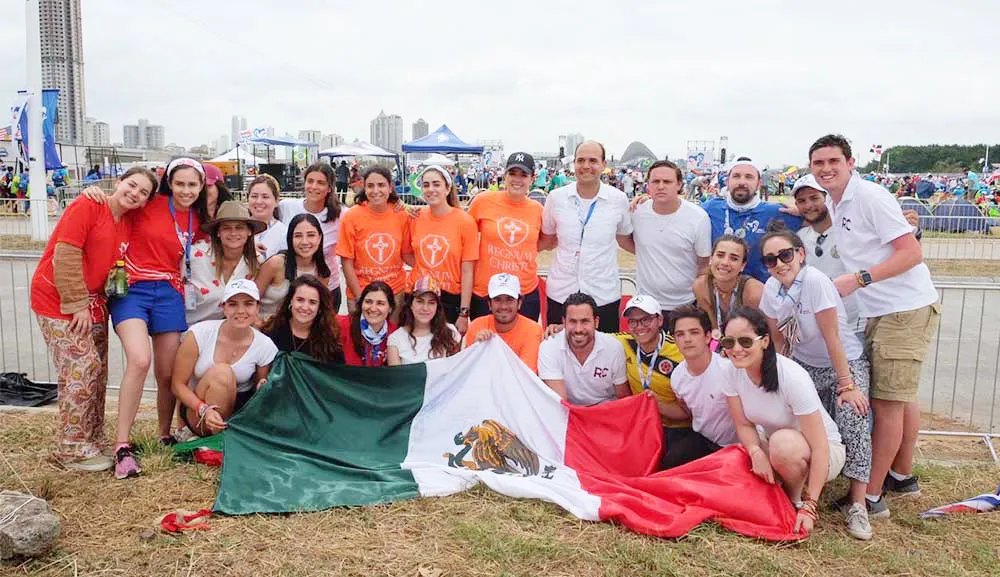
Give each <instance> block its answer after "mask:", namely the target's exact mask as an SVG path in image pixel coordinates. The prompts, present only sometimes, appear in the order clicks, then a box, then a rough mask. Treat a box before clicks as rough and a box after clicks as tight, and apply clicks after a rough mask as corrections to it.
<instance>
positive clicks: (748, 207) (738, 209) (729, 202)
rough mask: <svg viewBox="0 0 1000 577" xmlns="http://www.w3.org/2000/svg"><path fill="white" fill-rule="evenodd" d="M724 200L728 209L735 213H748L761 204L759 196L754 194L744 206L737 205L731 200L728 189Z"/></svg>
mask: <svg viewBox="0 0 1000 577" xmlns="http://www.w3.org/2000/svg"><path fill="white" fill-rule="evenodd" d="M725 199H726V205H727V206H729V208H730V209H732V210H735V211H736V212H749V211H751V210H753V209H755V208H757V205H759V204H760V203H761V200H760V194H759V193H756V192H755V193H754V195H753V196H752V197H750V200H749V201H748V202H747V203H746V204H737V203H736V201H735V200H733V196H732V194H731V193H730V192H729V189H726V194H725Z"/></svg>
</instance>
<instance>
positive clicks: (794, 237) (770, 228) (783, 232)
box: [760, 218, 805, 262]
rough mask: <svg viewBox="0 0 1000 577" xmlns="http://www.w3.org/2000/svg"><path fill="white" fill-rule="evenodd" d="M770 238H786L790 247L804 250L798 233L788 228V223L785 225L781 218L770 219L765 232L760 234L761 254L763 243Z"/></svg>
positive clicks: (762, 252)
mask: <svg viewBox="0 0 1000 577" xmlns="http://www.w3.org/2000/svg"><path fill="white" fill-rule="evenodd" d="M772 238H783V239H785V240H787V241H788V244H790V245H792V248H794V249H795V250H798V249H800V248H801V249H803V252H805V245H804V244H802V239H801V238H799V235H798V234H796V233H795V232H794V231H792V230H791V229H789V228H788V225H786V224H785V222H784V221H783V220H780V219H777V218H776V219H773V220H771V222H770V223H768V225H767V234H765V235H764V236H762V237H761V239H760V253H761V254H764V245H765V244H767V241H769V240H771V239H772ZM803 262H805V261H803Z"/></svg>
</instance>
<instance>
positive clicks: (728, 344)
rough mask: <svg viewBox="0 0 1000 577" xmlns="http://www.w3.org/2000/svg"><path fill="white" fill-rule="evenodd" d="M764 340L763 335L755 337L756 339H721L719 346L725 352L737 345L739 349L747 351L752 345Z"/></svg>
mask: <svg viewBox="0 0 1000 577" xmlns="http://www.w3.org/2000/svg"><path fill="white" fill-rule="evenodd" d="M762 338H764V335H757V336H756V337H753V338H750V337H722V338H721V339H719V345H721V346H722V348H724V349H726V350H727V351H728V350H730V349H732V348H733V347H735V346H736V345H737V344H739V345H740V348H741V349H749V348H750V347H752V346H753V344H754V343H756V342H757V341H759V340H761V339H762Z"/></svg>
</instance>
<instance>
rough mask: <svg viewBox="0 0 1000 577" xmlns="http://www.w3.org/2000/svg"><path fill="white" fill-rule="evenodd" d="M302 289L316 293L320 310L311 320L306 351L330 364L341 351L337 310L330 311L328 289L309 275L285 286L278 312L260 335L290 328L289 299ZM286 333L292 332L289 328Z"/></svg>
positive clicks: (290, 310) (290, 309) (330, 300)
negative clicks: (309, 289) (308, 289)
mask: <svg viewBox="0 0 1000 577" xmlns="http://www.w3.org/2000/svg"><path fill="white" fill-rule="evenodd" d="M303 286H308V287H312V288H314V289H316V292H317V293H319V310H318V311H316V318H315V319H313V323H312V326H311V327H309V337H308V339H309V350H311V351H312V354H313V355H312V356H313V357H314V358H315V359H316V360H319V361H322V362H324V363H330V362H333V361H334V359H335V358H336V357H337V356H338V355H339V353H340V352H341V350H342V349H341V346H342V345H341V344H340V325H339V324H338V323H337V311H335V310H333V299H332V298H331V297H330V289H329V288H327V286H326V285H325V284H323V282H322V281H321V280H319V279H318V278H316V277H314V276H313V275H311V274H306V275H302V276H300V277H298V278H297V279H295V280H293V281H292V283H291V284H290V285H289V287H288V294H286V295H285V298H284V299H282V301H281V306H280V307H278V311H277V312H276V313H274V314H273V315H272V316H271V318H269V319H267V321H265V322H264V326H263V327H261V332H263V333H264V334H267V335H273V334H275V333H276V332H277V331H279V330H282V329H284V328H285V327H289V325H290V324H291V319H292V300H293V299H294V298H295V292H296V291H297V290H298V289H299V287H303ZM289 330H291V329H290V328H289Z"/></svg>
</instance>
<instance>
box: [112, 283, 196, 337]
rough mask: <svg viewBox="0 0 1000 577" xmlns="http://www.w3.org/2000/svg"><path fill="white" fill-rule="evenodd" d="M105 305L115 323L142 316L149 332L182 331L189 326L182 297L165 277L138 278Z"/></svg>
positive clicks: (116, 324) (156, 333)
mask: <svg viewBox="0 0 1000 577" xmlns="http://www.w3.org/2000/svg"><path fill="white" fill-rule="evenodd" d="M108 308H109V309H110V311H111V322H112V324H113V325H114V326H118V323H120V322H122V321H127V320H129V319H142V320H143V321H145V322H146V328H147V330H149V334H151V335H158V334H161V333H183V332H184V331H186V330H187V329H188V325H187V320H186V319H185V318H184V297H183V296H181V293H179V292H177V289H175V288H174V287H173V285H171V284H170V283H169V282H167V281H165V280H142V281H138V282H136V283H135V284H133V285H132V286H130V287H128V294H127V295H125V296H124V297H118V298H113V299H111V303H110V304H109V305H108Z"/></svg>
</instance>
